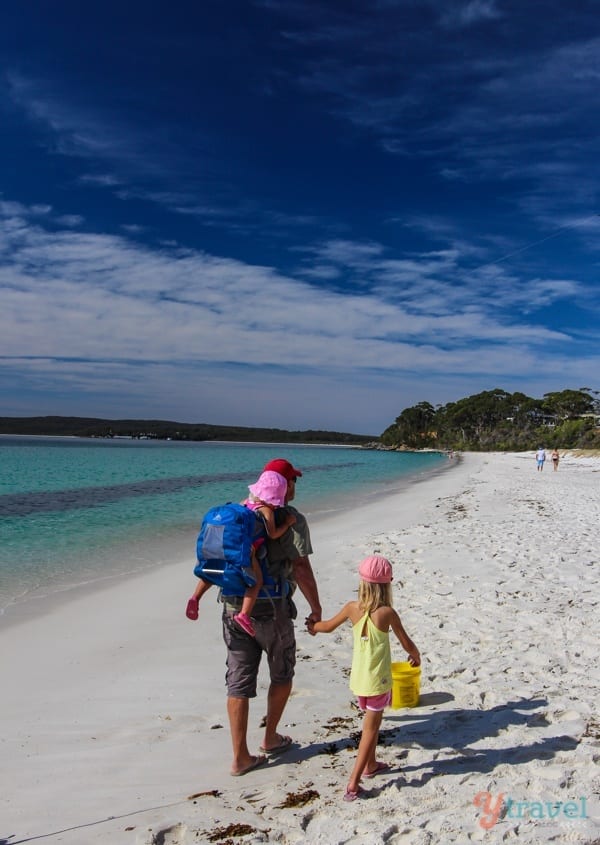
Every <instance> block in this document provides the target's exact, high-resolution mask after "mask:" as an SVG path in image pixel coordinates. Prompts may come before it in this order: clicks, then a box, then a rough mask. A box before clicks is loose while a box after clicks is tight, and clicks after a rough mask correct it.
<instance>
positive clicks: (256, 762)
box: [230, 754, 267, 778]
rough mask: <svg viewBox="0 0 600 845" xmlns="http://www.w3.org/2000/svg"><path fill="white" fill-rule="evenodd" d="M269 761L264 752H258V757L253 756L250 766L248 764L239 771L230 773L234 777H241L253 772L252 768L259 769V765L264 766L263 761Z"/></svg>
mask: <svg viewBox="0 0 600 845" xmlns="http://www.w3.org/2000/svg"><path fill="white" fill-rule="evenodd" d="M266 762H267V758H266V757H265V755H264V754H258V755H257V756H256V757H253V758H252V762H251V763H250V765H249V766H246V768H245V769H240V771H239V772H230V775H231V776H232V777H234V778H239V777H241V776H242V775H247V774H248V772H251V771H252V769H258V767H259V766H262V765H263V763H266Z"/></svg>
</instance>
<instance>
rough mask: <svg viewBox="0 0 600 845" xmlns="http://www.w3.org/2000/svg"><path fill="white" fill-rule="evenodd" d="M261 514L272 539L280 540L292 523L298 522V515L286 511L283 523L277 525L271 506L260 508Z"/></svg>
mask: <svg viewBox="0 0 600 845" xmlns="http://www.w3.org/2000/svg"><path fill="white" fill-rule="evenodd" d="M258 511H259V513H260V515H261V516H262V518H263V519H264V522H265V528H266V529H267V534H268V536H269V538H270V539H271V540H278V539H279V538H280V537H282V536H283V535H284V534H285V532H286V531H287V530H288V528H289V527H290V525H293V524H294V523H295V522H296V517H295V516H294V515H293V514H291V513H286V515H285V520H284V521H283V522H282V524H281V525H275V513H274V512H273V510H272V509H271V508H267V507H264V508H259V509H258Z"/></svg>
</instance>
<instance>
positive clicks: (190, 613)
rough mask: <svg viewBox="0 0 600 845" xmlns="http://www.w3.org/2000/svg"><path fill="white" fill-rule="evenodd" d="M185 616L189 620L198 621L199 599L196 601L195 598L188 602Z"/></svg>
mask: <svg viewBox="0 0 600 845" xmlns="http://www.w3.org/2000/svg"><path fill="white" fill-rule="evenodd" d="M185 615H186V616H187V618H188V619H197V618H198V599H195V598H194V597H193V596H192V598H191V599H190V600H189V601H188V603H187V607H186V609H185Z"/></svg>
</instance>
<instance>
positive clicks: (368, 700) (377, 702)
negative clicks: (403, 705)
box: [358, 690, 392, 711]
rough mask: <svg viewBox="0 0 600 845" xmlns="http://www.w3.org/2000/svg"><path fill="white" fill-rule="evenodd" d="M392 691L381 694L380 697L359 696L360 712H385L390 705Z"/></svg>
mask: <svg viewBox="0 0 600 845" xmlns="http://www.w3.org/2000/svg"><path fill="white" fill-rule="evenodd" d="M391 701H392V691H391V690H390V691H389V692H383V693H381V695H359V696H358V706H359V707H360V709H361V710H375V711H379V710H385V708H386V707H387V706H388V705H389V704H391Z"/></svg>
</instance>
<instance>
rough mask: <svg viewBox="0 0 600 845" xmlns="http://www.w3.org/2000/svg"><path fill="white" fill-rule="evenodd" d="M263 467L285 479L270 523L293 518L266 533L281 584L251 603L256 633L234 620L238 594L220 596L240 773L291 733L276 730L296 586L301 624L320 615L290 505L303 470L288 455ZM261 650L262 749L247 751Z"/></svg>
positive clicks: (292, 650) (281, 747)
mask: <svg viewBox="0 0 600 845" xmlns="http://www.w3.org/2000/svg"><path fill="white" fill-rule="evenodd" d="M263 472H277V473H279V474H280V475H282V476H283V477H284V478H285V479H286V493H285V505H284V507H282V508H276V509H275V511H274V517H275V524H276V525H282V524H285V522H286V520H288V518H289V516H293V517H294V518H295V522H294V523H293V524H289V523H288V526H287V527H286V531H285V532H284V533H283V534H282V535H281V536H280V537H277V538H274V539H273V538H270V537H267V540H266V547H267V563H266V566H267V569H268V572H269V576H270V577H272V578H276V579H277V580H278V583H279V584H280V585H281V589H279V590H278V591H277V593H276V594H274V595H271V596H268V597H263V596H262V595H261V596H259V597H258V598H257V599H256V601H255V604H254V611H253V616H252V623H253V626H254V629H255V636H254V637H249V636H248V635H247V634H246V633H245V632H244V631H242V630H241V629H240V627H239V626H238V625H237V623H236V622H235V616H236V615H237V614H239V612H240V610H241V608H242V604H243V601H244V597H243V596H230V595H227V596H222V601H223V639H224V641H225V646H226V648H227V672H226V675H225V682H226V684H227V715H228V718H229V729H230V733H231V743H232V746H233V762H232V766H231V770H230V772H231V774H232V775H234V776H235V777H238V776H240V775H245V774H247V773H248V772H250V771H252V770H253V769H255V768H257V767H258V766H261V765H263V764H264V763H265V762H266V759H267V757H268V756H270V755H274V754H281V753H283V752H285V751H286V750H287V749H288V748H289V747H290V746H291V744H292V741H293V740H292V738H291V737H289V736H282V735H281V734H279V733H278V732H277V726H278V724H279V721H280V719H281V717H282V715H283V711H284V709H285V706H286V704H287V701H288V698H289V696H290V693H291V691H292V680H293V677H294V669H295V665H296V637H295V633H294V621H293V620H294V619H295V618H296V616H297V611H296V607H295V604H294V602H293V600H292V594H293V593H294V591H295V589H296V586H298V587H299V589H300V592H301V593H302V594H303V596H304V597H305V599H306V601H307V602H308V604H309V606H310V615H309V616H308V617H307V618H306V620H305V621H306V624H307V625H309V624H312V623H313V622H317V621H319V620H320V619H321V605H320V602H319V591H318V588H317V582H316V580H315V576H314V573H313V570H312V566H311V563H310V558H309V555H310V554H312V545H311V541H310V532H309V530H308V524H307V522H306V519H305V517H304V516H303V515H302V514H301V513H299V511H297V510H296V509H295V508H293V507H291V506H290V504H289V503H290V502H291V501H292V500H293V499H294V496H295V493H296V480H297V479H298V478H299V477H300V476H301V475H302V473H301V471H300V470H299V469H296V468H295V467H294V466H292V464H291V463H290V462H289V461H286V460H285V459H284V458H276V459H275V460H273V461H269V463H267V464H266V466H265V467H264V470H263ZM263 652H264V653H265V654H266V656H267V661H268V665H269V675H270V685H269V691H268V694H267V715H266V717H265V732H264V736H263V743H262V745H261V747H260V750H261V751H262V752H263V753H262V754H257V755H253V754H250V751H249V749H248V742H247V729H248V716H249V710H250V706H249V701H250V699H251V698H255V697H256V687H257V679H258V670H259V665H260V661H261V657H262V654H263Z"/></svg>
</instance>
